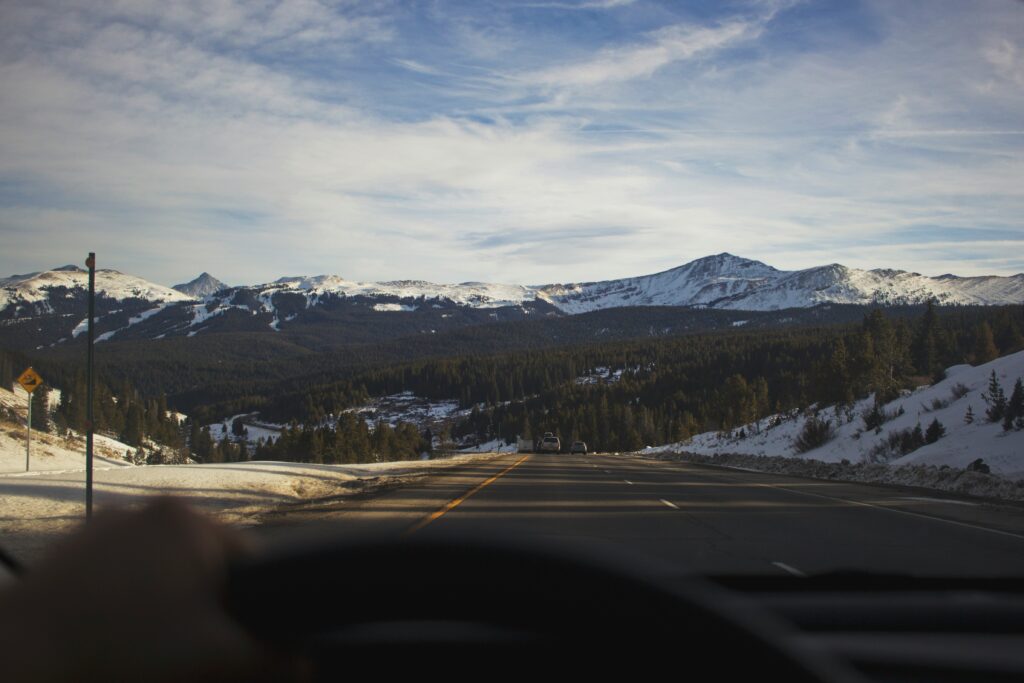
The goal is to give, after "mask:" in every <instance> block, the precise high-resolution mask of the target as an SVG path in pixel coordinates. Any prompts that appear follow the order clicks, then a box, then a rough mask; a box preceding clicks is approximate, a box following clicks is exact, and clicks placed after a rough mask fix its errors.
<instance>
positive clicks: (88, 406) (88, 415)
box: [85, 251, 96, 520]
mask: <svg viewBox="0 0 1024 683" xmlns="http://www.w3.org/2000/svg"><path fill="white" fill-rule="evenodd" d="M85 265H87V266H88V267H89V341H88V344H89V346H88V349H89V350H88V352H87V355H86V363H85V375H86V378H85V381H86V387H87V388H86V398H85V401H86V403H85V428H86V432H85V518H86V519H87V520H89V519H92V433H93V429H94V425H93V413H92V395H93V386H92V385H93V378H94V374H95V372H94V371H95V368H94V367H93V357H92V347H93V342H94V341H95V338H94V333H93V319H94V318H95V317H96V254H95V253H93V252H91V251H90V252H89V258H87V259H86V260H85Z"/></svg>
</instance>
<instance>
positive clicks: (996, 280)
mask: <svg viewBox="0 0 1024 683" xmlns="http://www.w3.org/2000/svg"><path fill="white" fill-rule="evenodd" d="M538 292H539V294H540V296H543V297H545V298H546V299H548V300H549V301H550V302H551V303H552V304H554V305H555V306H557V307H558V308H559V309H560V310H562V311H564V312H566V313H585V312H588V311H593V310H597V309H601V308H609V307H613V306H706V307H709V308H728V309H733V310H744V311H776V310H781V309H784V308H807V307H810V306H817V305H818V304H824V303H839V304H881V305H889V306H892V305H899V304H920V303H924V302H926V301H929V300H931V299H935V300H936V301H938V303H940V304H951V305H952V304H962V305H966V304H975V305H998V304H1015V303H1021V302H1024V274H1018V275H1012V276H1010V277H999V276H983V277H957V276H955V275H940V276H938V277H927V276H925V275H920V274H918V273H910V272H907V271H903V270H885V269H878V270H858V269H856V268H847V267H846V266H843V265H840V264H838V263H833V264H831V265H827V266H819V267H815V268H807V269H806V270H793V271H784V270H776V269H775V268H772V267H771V266H769V265H766V264H764V263H761V262H760V261H753V260H750V259H745V258H740V257H738V256H733V255H732V254H717V255H715V256H708V257H705V258H702V259H697V260H696V261H692V262H690V263H687V264H686V265H683V266H680V267H678V268H673V269H672V270H666V271H665V272H663V273H657V274H655V275H645V276H642V277H634V278H626V279H623V280H609V281H606V282H589V283H582V284H569V285H547V286H545V287H540V288H538Z"/></svg>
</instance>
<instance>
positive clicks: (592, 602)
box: [227, 539, 859, 683]
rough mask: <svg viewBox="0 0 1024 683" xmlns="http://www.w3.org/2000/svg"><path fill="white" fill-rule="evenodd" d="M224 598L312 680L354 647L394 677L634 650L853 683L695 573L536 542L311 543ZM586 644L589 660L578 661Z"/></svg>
mask: <svg viewBox="0 0 1024 683" xmlns="http://www.w3.org/2000/svg"><path fill="white" fill-rule="evenodd" d="M227 603H228V609H229V611H230V612H231V613H233V614H234V615H235V617H236V618H237V619H238V620H239V621H240V623H242V624H243V625H244V626H246V628H248V629H249V630H250V631H251V632H252V633H253V634H254V635H256V636H257V637H259V638H261V639H263V640H264V641H266V642H268V643H269V644H271V645H272V646H274V647H277V648H283V649H285V650H287V651H291V652H292V653H294V654H298V655H299V656H301V657H303V658H305V659H307V660H308V661H309V662H310V663H311V666H312V670H313V671H314V673H315V675H314V678H315V679H318V680H334V679H336V678H338V677H340V676H341V675H343V674H344V673H345V672H348V673H351V658H350V657H348V656H347V655H358V656H360V657H364V656H367V655H377V654H379V655H382V656H385V657H386V658H387V660H388V663H389V666H390V667H391V669H390V670H389V672H393V669H394V667H395V666H398V667H400V668H401V667H402V666H405V665H412V666H413V667H415V669H416V670H420V669H421V668H422V667H423V666H427V665H429V664H430V663H431V662H434V663H437V664H439V665H440V664H447V663H450V661H451V657H452V655H457V656H459V657H464V656H465V655H466V654H467V653H471V654H473V655H487V654H495V655H499V654H500V655H502V657H501V669H502V673H508V672H509V670H510V669H511V670H517V671H521V672H524V673H528V672H531V671H535V670H536V667H538V666H543V667H544V670H550V669H551V667H552V665H556V666H557V665H559V664H565V665H569V666H570V667H571V669H572V670H573V671H574V672H579V671H580V670H587V669H592V670H594V671H595V672H604V671H606V670H607V667H608V666H615V665H616V664H622V665H626V664H628V663H630V662H632V664H634V665H635V664H638V663H641V662H639V661H638V659H637V656H638V655H637V653H638V652H642V653H643V654H642V663H643V664H644V666H645V667H646V666H653V665H659V664H662V663H665V664H668V663H671V664H673V665H675V666H676V667H678V666H679V664H680V663H681V661H684V662H685V663H686V668H687V670H693V668H694V667H696V668H697V670H701V671H704V670H713V671H715V674H716V677H717V676H719V675H720V676H723V677H726V678H732V677H734V676H750V675H759V676H763V675H764V674H765V673H768V672H770V673H771V674H772V675H778V676H780V677H782V678H783V680H787V681H792V682H794V683H823V682H832V683H836V682H839V681H852V680H859V678H857V677H856V676H854V675H853V674H852V673H851V672H849V671H846V670H845V669H844V668H842V667H841V666H838V665H837V664H836V663H835V662H832V661H831V660H823V659H821V657H820V655H816V654H814V653H809V652H803V651H797V650H796V649H794V646H792V645H791V644H790V643H788V642H786V641H785V640H784V638H783V637H782V633H784V632H785V631H787V630H788V627H787V626H786V625H784V624H782V623H781V622H778V621H776V620H775V619H774V618H772V617H770V615H766V614H764V613H762V612H759V611H758V610H755V609H751V608H749V606H746V605H743V604H740V603H737V601H736V600H735V598H734V597H732V596H730V595H729V594H727V593H725V591H723V590H722V589H720V588H717V587H715V586H712V585H711V584H709V583H707V582H704V581H702V580H700V579H698V578H693V579H689V580H687V582H685V583H684V584H683V585H676V584H673V585H672V586H666V585H661V584H659V583H657V582H655V581H654V580H652V579H649V578H647V577H642V576H639V575H637V574H636V573H635V572H633V571H631V570H630V569H629V568H627V567H622V566H617V565H616V564H615V563H613V562H609V561H608V560H607V558H603V559H601V560H600V561H597V562H595V561H594V558H589V557H588V558H587V559H586V560H582V559H581V558H579V557H578V556H577V555H573V554H569V553H565V552H552V551H551V549H550V548H538V547H536V546H535V545H531V546H530V547H524V546H519V545H516V544H511V543H508V542H501V543H498V542H494V541H481V540H480V539H472V540H467V539H460V540H458V541H451V540H442V541H438V540H425V539H402V540H399V541H379V540H362V541H355V542H353V541H337V542H326V543H325V542H319V543H316V544H310V545H303V546H300V547H297V548H292V549H290V550H288V551H286V552H280V551H279V552H276V553H273V554H271V555H268V556H264V557H262V558H252V559H250V560H248V561H246V562H243V563H240V564H236V565H235V566H233V567H232V569H231V572H230V574H229V581H228V584H227ZM510 651H514V652H515V653H516V655H515V658H513V659H511V660H510V659H509V658H508V656H507V655H508V653H509V652H510ZM581 652H587V653H591V654H590V655H588V656H587V658H586V659H584V660H580V659H579V658H578V653H581ZM568 653H577V654H573V655H572V656H569V657H566V656H565V655H567V654H568ZM395 655H399V656H398V657H396V656H395ZM560 655H561V658H560V659H559V657H560ZM553 657H554V658H555V659H554V660H553V659H552V658H553ZM680 657H683V658H684V659H683V660H681V659H680ZM342 662H346V663H344V664H342ZM410 670H411V669H410Z"/></svg>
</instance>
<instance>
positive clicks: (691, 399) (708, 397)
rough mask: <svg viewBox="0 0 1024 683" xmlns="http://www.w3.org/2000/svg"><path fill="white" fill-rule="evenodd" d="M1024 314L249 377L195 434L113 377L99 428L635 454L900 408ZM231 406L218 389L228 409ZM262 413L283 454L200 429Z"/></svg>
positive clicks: (340, 453)
mask: <svg viewBox="0 0 1024 683" xmlns="http://www.w3.org/2000/svg"><path fill="white" fill-rule="evenodd" d="M1022 314H1024V308H1022V307H1020V306H1012V307H991V308H981V309H979V308H971V309H965V310H957V309H943V310H941V311H940V310H939V309H936V308H935V307H933V306H931V305H929V306H928V307H927V308H926V310H925V311H924V312H923V314H922V315H920V316H919V317H917V318H906V317H900V318H896V319H890V318H889V317H887V316H886V314H885V312H884V310H883V309H874V310H871V311H870V312H868V313H867V314H866V315H865V316H864V319H863V321H862V322H861V323H860V324H858V325H853V326H850V325H838V326H837V325H833V326H821V327H802V328H781V329H775V330H759V331H756V332H744V331H743V330H742V329H738V330H736V331H730V332H718V333H710V334H696V335H689V336H679V337H668V338H665V337H659V338H655V339H651V340H640V341H632V342H615V343H604V344H601V343H592V344H586V345H576V346H573V347H568V348H554V349H551V348H548V349H540V350H533V351H521V352H513V353H503V354H494V355H488V356H477V355H468V354H462V355H458V356H454V357H447V358H435V359H430V360H421V361H415V362H407V363H402V364H397V365H390V366H382V367H375V368H369V369H363V370H359V371H352V372H348V373H346V374H345V375H344V376H343V378H342V379H339V380H336V381H326V382H324V383H322V384H319V385H315V386H311V387H307V388H303V389H302V390H299V391H287V392H269V391H266V390H265V389H262V388H256V387H257V385H255V384H254V383H253V380H252V378H251V377H241V378H239V381H238V384H237V387H236V388H235V389H234V391H235V392H236V393H235V396H236V398H234V399H232V401H229V402H221V403H218V404H215V405H209V404H208V405H207V406H206V407H203V408H200V409H198V410H197V411H196V412H195V413H194V415H193V420H192V421H191V422H185V423H183V424H179V423H178V422H177V421H176V420H174V419H172V418H169V417H168V416H167V412H166V411H167V407H168V399H167V398H166V397H164V396H162V395H160V394H157V395H148V396H147V395H142V394H141V393H139V392H138V391H137V390H136V387H135V386H133V385H131V384H129V383H128V382H119V383H118V385H117V386H116V387H115V386H111V385H110V384H109V383H106V382H104V381H103V378H102V377H100V378H99V381H98V382H97V387H96V421H97V429H99V430H101V431H105V432H107V433H111V434H113V435H115V436H117V437H118V438H120V439H121V440H123V441H125V442H127V443H129V444H131V445H133V446H135V445H139V444H141V443H143V442H144V441H145V440H146V439H152V440H154V441H157V442H160V443H163V444H166V445H167V446H168V447H169V448H171V449H179V450H180V449H186V448H187V449H188V450H187V452H189V453H191V455H192V457H195V458H196V459H198V460H200V461H204V462H221V461H233V460H248V459H253V458H261V459H262V458H270V459H277V460H301V461H313V462H367V461H374V460H389V459H399V458H408V457H415V455H416V454H417V453H419V452H421V451H422V450H424V449H426V448H428V447H429V443H427V440H426V439H425V438H424V436H423V435H421V434H420V433H419V432H418V431H417V430H416V428H415V427H413V426H411V425H405V424H399V425H396V426H395V427H394V428H392V427H390V426H387V425H382V426H371V425H368V424H366V422H365V421H364V420H363V419H361V418H359V417H358V416H356V415H355V414H354V413H346V412H345V411H346V410H347V409H350V408H353V407H356V406H359V405H363V404H365V402H366V401H367V400H368V399H369V398H371V397H377V396H384V395H389V394H395V393H399V392H402V391H411V392H413V393H414V394H416V395H417V396H420V397H423V398H428V399H434V400H445V399H457V400H458V402H459V404H460V407H462V408H464V409H466V410H468V411H470V412H469V414H468V415H467V416H466V417H465V418H463V419H461V421H459V422H458V423H457V424H455V425H454V426H453V427H452V435H453V436H456V437H468V438H473V439H478V440H480V441H485V440H490V439H492V438H504V439H506V440H511V439H514V438H515V437H517V436H519V437H523V438H536V437H538V436H539V435H541V434H543V433H544V432H547V431H551V432H555V433H556V434H558V435H559V436H560V437H561V438H562V440H563V441H570V440H575V439H581V440H584V441H587V443H588V445H589V446H590V448H591V449H592V450H594V449H600V450H613V451H621V450H631V449H634V448H639V447H642V446H644V445H648V444H655V443H665V442H671V441H677V440H681V439H684V438H686V437H688V436H690V435H692V434H694V433H696V432H699V431H705V430H715V429H731V428H733V427H736V426H739V425H742V424H746V423H749V422H752V421H754V420H755V419H757V418H760V417H763V416H765V415H768V414H772V413H775V412H784V411H787V410H792V409H796V408H803V407H806V406H807V405H809V404H812V403H819V404H821V405H826V404H831V403H849V402H851V401H853V400H855V399H857V398H861V397H864V396H866V395H868V394H869V393H872V392H874V393H876V394H877V395H878V396H879V398H880V399H882V398H891V397H893V396H895V395H896V393H897V392H898V391H899V390H900V389H902V388H907V387H910V386H912V385H915V384H919V383H923V382H930V381H932V380H934V379H935V378H937V377H938V376H939V374H940V373H941V371H942V369H943V368H945V367H947V366H949V365H953V364H957V363H963V362H971V363H974V364H978V363H983V362H987V361H989V360H992V359H994V358H996V357H998V356H999V355H1002V354H1006V353H1011V352H1014V351H1017V350H1020V349H1021V348H1024V334H1022V330H1024V315H1022ZM37 360H38V359H37ZM28 364H29V363H28V359H27V358H26V357H24V356H22V355H20V354H13V353H10V352H4V351H0V381H2V382H3V383H4V386H10V384H11V382H13V380H14V378H15V377H17V375H18V374H20V372H21V371H22V370H23V369H24V367H26V366H27V365H28ZM257 365H258V364H257ZM36 367H37V369H39V370H40V371H41V373H42V374H43V375H44V378H45V379H46V380H47V381H48V384H49V385H50V386H56V387H58V388H60V389H61V390H62V391H61V398H60V401H59V403H58V404H57V406H56V411H55V415H54V423H55V426H56V427H57V428H58V429H62V428H68V427H70V428H75V429H81V428H83V427H84V414H85V413H84V396H85V384H84V375H82V374H81V371H80V369H76V368H74V367H68V366H66V365H60V366H54V367H47V366H45V364H43V363H42V362H41V361H40V362H37V363H36ZM599 368H607V369H610V370H614V371H621V373H618V378H617V380H616V381H611V380H606V379H600V378H599V379H598V380H597V381H593V382H591V383H582V382H580V381H579V380H580V378H584V377H587V376H595V377H596V376H598V375H600V374H601V373H599V372H598V369H599ZM324 379H325V380H330V379H333V378H331V377H325V378H324ZM231 390H232V387H231V386H226V387H225V386H221V387H219V391H220V394H219V395H225V394H229V393H230V391H231ZM1007 402H1009V399H1007ZM171 404H172V405H173V399H172V400H171ZM252 410H259V411H260V418H261V419H262V420H265V421H270V422H278V423H282V424H289V425H290V426H289V427H288V428H286V429H285V430H284V432H283V433H282V434H281V437H280V438H279V439H277V440H275V441H274V442H272V443H266V442H264V443H257V444H255V445H254V446H249V445H248V444H243V443H241V440H239V439H231V438H227V437H226V435H222V434H210V433H209V430H204V429H201V428H199V425H202V424H205V423H209V422H213V421H215V419H218V418H222V417H224V416H225V415H232V414H237V413H242V412H249V411H252ZM1014 419H1016V417H1015V418H1014Z"/></svg>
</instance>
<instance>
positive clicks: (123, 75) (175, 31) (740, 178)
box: [0, 0, 1024, 284]
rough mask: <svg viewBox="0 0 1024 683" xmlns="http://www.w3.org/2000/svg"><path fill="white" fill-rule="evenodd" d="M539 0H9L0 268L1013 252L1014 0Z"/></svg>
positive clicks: (628, 268) (803, 259)
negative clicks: (429, 0) (971, 3)
mask: <svg viewBox="0 0 1024 683" xmlns="http://www.w3.org/2000/svg"><path fill="white" fill-rule="evenodd" d="M536 4H537V5H552V6H547V7H541V6H535V7H528V6H526V5H525V4H523V3H512V2H510V3H503V2H492V3H471V2H466V3H437V4H414V3H383V4H363V3H325V2H324V3H321V2H313V1H303V2H266V3H247V2H240V1H239V2H227V1H226V2H218V3H203V2H189V3H174V4H170V3H157V2H151V3H148V2H146V3H144V2H131V3H128V2H125V3H114V4H96V3H90V2H85V1H84V0H83V1H82V2H61V3H49V2H28V1H27V0H26V1H24V2H7V3H3V4H0V240H2V244H3V246H4V248H3V249H2V250H0V273H13V272H25V271H28V270H35V269H40V268H45V267H51V266H55V265H60V264H63V263H66V262H68V261H69V260H75V258H76V256H80V255H81V254H84V253H85V252H87V251H89V250H94V251H98V252H100V254H101V257H102V259H103V261H102V262H103V263H104V265H108V266H113V267H118V268H121V269H123V270H127V271H130V272H136V273H138V274H140V275H143V276H146V277H150V278H153V279H156V280H158V281H161V282H164V283H168V284H169V283H173V282H180V281H183V280H186V279H188V278H190V277H192V276H194V275H195V273H197V272H200V271H202V270H208V271H210V272H213V273H214V274H215V275H216V276H218V277H220V278H221V279H224V280H228V281H232V282H255V281H265V280H270V279H274V278H276V277H279V276H280V275H282V274H285V273H291V274H295V273H337V274H340V275H343V276H345V277H350V278H353V279H360V280H376V279H396V278H420V279H430V280H435V281H466V280H495V281H506V282H532V283H539V282H545V281H549V280H558V281H569V280H595V279H602V278H606V277H620V276H627V275H635V274H640V273H645V272H654V271H657V270H662V269H664V268H668V267H672V266H674V265H678V264H679V263H681V262H683V261H685V260H688V259H691V258H696V257H699V256H703V255H706V254H708V253H718V252H721V251H732V252H735V253H740V254H743V255H745V256H750V257H754V258H763V259H765V260H768V261H770V262H771V263H772V264H773V265H776V266H778V267H781V268H795V267H804V266H809V265H816V264H820V263H823V262H831V261H839V262H843V263H846V264H847V265H851V266H856V267H903V268H909V269H913V270H917V271H919V272H925V273H930V274H939V273H943V272H949V271H952V272H957V273H961V274H980V273H986V272H997V273H1010V272H1019V271H1021V270H1024V257H1022V258H1016V257H1014V256H1013V255H1012V254H1013V253H1015V251H1016V248H1015V247H1011V246H1010V245H1015V244H1017V242H1018V241H1019V240H1018V238H1024V224H1022V219H1021V216H1024V190H1022V189H1021V187H1020V182H1019V179H1020V178H1021V177H1024V136H1022V135H1021V134H1020V133H1021V127H1020V121H1021V120H1022V119H1024V117H1022V113H1024V86H1022V82H1021V76H1020V74H1021V72H1022V71H1021V69H1022V66H1021V65H1022V57H1021V54H1022V52H1021V50H1022V46H1021V41H1020V38H1019V36H1018V35H1017V33H1018V32H1015V31H1014V27H1015V26H1019V25H1020V22H1021V21H1022V16H1024V8H1022V7H1019V6H1018V5H1017V4H1014V3H1007V4H1006V5H1002V4H999V3H991V4H987V5H984V6H978V7H970V8H968V7H964V6H962V5H961V4H960V3H956V2H938V3H936V2H898V3H897V2H870V3H855V2H845V1H844V2H835V3H829V2H820V3H791V2H743V3H722V4H721V5H720V6H719V5H715V4H713V5H710V6H709V5H708V4H706V3H693V4H691V3H680V2H667V1H666V2H658V1H657V0H643V1H642V2H640V1H638V2H633V3H586V2H566V3H564V4H565V5H566V7H565V8H558V7H554V6H553V5H557V4H561V3H536ZM569 6H571V7H569ZM979 7H983V10H982V9H979ZM570 10H571V11H570ZM575 10H579V11H575ZM957 244H961V245H964V247H963V250H962V251H961V252H960V256H959V259H960V260H959V261H958V260H957V259H958V252H957V249H956V245H957ZM964 255H969V256H970V258H966V257H965V256H964Z"/></svg>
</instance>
